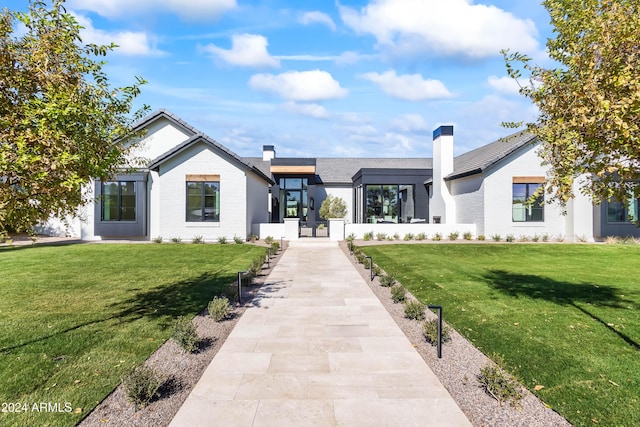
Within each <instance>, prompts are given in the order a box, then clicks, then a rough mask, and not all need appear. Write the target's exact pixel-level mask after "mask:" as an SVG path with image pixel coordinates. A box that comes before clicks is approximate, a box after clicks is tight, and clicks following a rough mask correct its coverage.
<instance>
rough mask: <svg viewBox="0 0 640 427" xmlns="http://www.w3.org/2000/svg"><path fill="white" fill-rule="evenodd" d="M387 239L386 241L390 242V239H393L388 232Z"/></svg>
mask: <svg viewBox="0 0 640 427" xmlns="http://www.w3.org/2000/svg"><path fill="white" fill-rule="evenodd" d="M387 240H388V241H390V242H391V241H393V236H392V235H391V234H389V235H388V236H387Z"/></svg>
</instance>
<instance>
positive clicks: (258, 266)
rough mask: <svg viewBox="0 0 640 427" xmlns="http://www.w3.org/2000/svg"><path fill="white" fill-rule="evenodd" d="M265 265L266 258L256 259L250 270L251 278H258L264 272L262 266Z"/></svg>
mask: <svg viewBox="0 0 640 427" xmlns="http://www.w3.org/2000/svg"><path fill="white" fill-rule="evenodd" d="M263 265H264V258H263V257H262V256H260V257H258V258H255V259H254V260H253V261H252V262H251V264H250V265H249V268H248V270H247V271H248V273H249V274H250V275H251V277H256V276H257V275H259V274H260V273H261V272H262V266H263Z"/></svg>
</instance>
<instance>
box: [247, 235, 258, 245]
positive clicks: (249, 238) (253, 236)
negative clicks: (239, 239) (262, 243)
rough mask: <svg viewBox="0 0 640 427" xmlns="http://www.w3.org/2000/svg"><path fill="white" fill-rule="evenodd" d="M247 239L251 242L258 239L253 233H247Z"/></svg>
mask: <svg viewBox="0 0 640 427" xmlns="http://www.w3.org/2000/svg"><path fill="white" fill-rule="evenodd" d="M247 241H249V242H251V243H255V242H257V241H258V236H257V235H255V234H254V233H251V234H249V236H248V237H247Z"/></svg>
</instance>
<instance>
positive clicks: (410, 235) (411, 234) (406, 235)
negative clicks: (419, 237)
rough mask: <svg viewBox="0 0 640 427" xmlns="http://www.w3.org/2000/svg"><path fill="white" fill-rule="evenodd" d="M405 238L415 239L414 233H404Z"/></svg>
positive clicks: (407, 239)
mask: <svg viewBox="0 0 640 427" xmlns="http://www.w3.org/2000/svg"><path fill="white" fill-rule="evenodd" d="M404 240H406V241H409V240H413V233H407V234H405V235H404Z"/></svg>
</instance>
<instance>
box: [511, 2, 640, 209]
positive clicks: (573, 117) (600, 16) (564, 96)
mask: <svg viewBox="0 0 640 427" xmlns="http://www.w3.org/2000/svg"><path fill="white" fill-rule="evenodd" d="M542 4H543V5H544V6H545V7H546V9H547V11H548V12H549V14H550V17H551V25H552V26H553V37H552V38H550V39H549V40H548V41H547V49H548V54H549V56H550V58H551V59H552V60H554V61H555V62H556V64H557V65H558V66H557V67H556V68H543V67H540V66H537V65H534V64H533V63H532V60H531V58H529V57H527V56H526V55H523V54H521V53H511V52H508V51H503V54H504V57H505V61H506V65H507V71H508V73H509V75H510V76H511V77H513V78H515V79H518V81H519V83H521V81H522V78H523V77H524V78H525V79H528V80H527V83H526V84H521V86H520V87H521V89H520V93H521V94H523V95H525V96H526V97H528V98H530V99H531V100H532V102H533V103H534V104H535V105H536V106H537V107H538V109H539V114H538V117H537V119H536V121H535V122H534V123H528V124H527V127H528V129H529V131H531V132H532V133H534V134H535V135H537V136H538V139H539V141H540V143H541V156H542V158H543V163H544V164H547V165H549V166H551V168H550V172H549V176H548V179H549V184H550V185H549V187H548V192H549V194H550V196H551V197H550V199H551V200H554V201H557V202H560V204H561V205H563V206H564V205H565V204H566V202H567V201H568V200H569V199H570V198H572V197H574V196H575V194H574V192H573V191H574V190H573V183H574V181H575V180H576V179H577V178H579V177H584V179H581V180H580V181H579V182H580V183H581V184H580V191H581V192H583V193H584V194H587V195H589V196H590V197H591V198H592V199H593V201H594V202H596V203H599V202H602V201H604V200H612V199H614V200H620V201H625V202H627V201H628V200H629V199H630V198H631V197H638V196H640V187H639V186H638V181H639V179H640V2H638V0H545V1H543V3H542ZM510 125H511V126H516V124H510Z"/></svg>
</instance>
